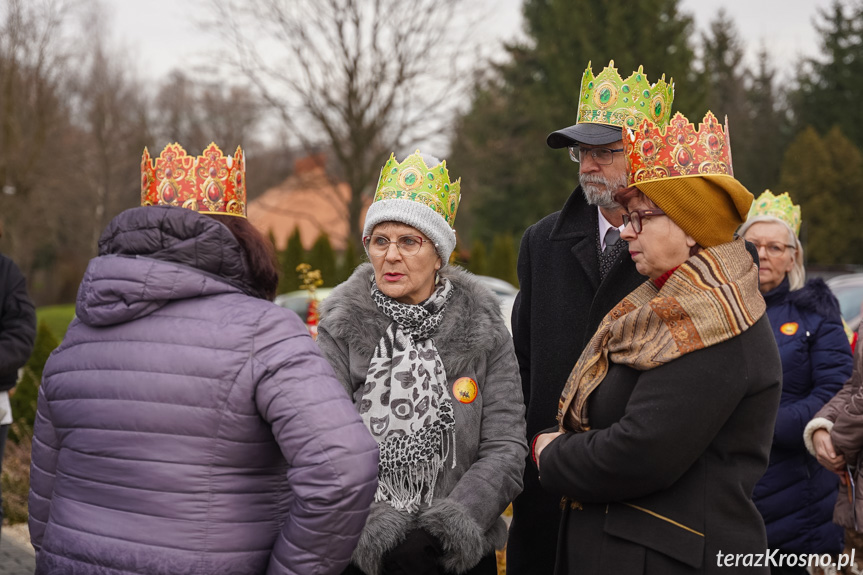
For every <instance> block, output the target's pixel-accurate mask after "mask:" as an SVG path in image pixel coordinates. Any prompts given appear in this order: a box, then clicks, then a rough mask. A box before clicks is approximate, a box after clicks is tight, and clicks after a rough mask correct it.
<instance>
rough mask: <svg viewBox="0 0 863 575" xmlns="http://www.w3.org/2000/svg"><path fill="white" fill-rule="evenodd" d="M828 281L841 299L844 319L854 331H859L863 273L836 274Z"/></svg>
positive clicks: (862, 302) (862, 301)
mask: <svg viewBox="0 0 863 575" xmlns="http://www.w3.org/2000/svg"><path fill="white" fill-rule="evenodd" d="M826 281H827V285H828V286H830V289H831V290H833V294H834V295H835V296H836V299H838V300H839V309H840V311H841V313H842V319H844V320H845V323H847V324H848V327H849V328H851V330H852V331H857V328H858V327H859V325H860V316H861V309H860V308H861V305H863V273H854V274H845V275H841V276H834V277H832V278H830V279H828V280H826Z"/></svg>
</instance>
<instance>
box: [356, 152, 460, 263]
mask: <svg viewBox="0 0 863 575" xmlns="http://www.w3.org/2000/svg"><path fill="white" fill-rule="evenodd" d="M417 153H419V152H417ZM393 159H394V158H393ZM422 160H423V162H425V164H426V166H437V165H439V164H441V161H440V160H438V159H437V158H435V157H433V156H422ZM405 162H407V159H406V160H405ZM388 165H389V164H388ZM385 168H386V166H385ZM444 169H445V168H444ZM381 180H382V181H383V174H382V176H381ZM380 187H381V185H380V184H379V186H378V188H379V189H380ZM456 193H458V192H456ZM384 222H398V223H402V224H405V225H408V226H411V227H414V228H416V229H417V230H419V231H420V232H422V233H423V234H424V235H425V236H426V237H427V238H428V239H430V240H431V241H432V243H433V244H434V246H435V250H437V253H438V255H439V256H440V257H441V260H443V263H444V265H446V264H447V263H448V262H449V258H450V255H451V254H452V252H453V250H454V249H455V244H456V238H455V230H454V229H452V228H451V227H450V225H449V224H448V223H447V221H446V220H445V219H444V217H443V216H442V215H441V214H439V213H438V212H436V211H435V210H434V209H433V208H431V207H429V206H428V205H426V204H425V203H422V202H420V201H416V200H412V199H407V198H384V199H378V198H377V195H376V198H375V201H374V202H373V203H372V205H371V206H370V207H369V210H368V212H366V222H365V225H364V226H363V237H366V236H370V235H371V234H372V231H373V230H374V229H375V226H377V225H378V224H381V223H384ZM367 252H368V250H367Z"/></svg>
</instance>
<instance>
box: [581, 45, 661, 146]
mask: <svg viewBox="0 0 863 575" xmlns="http://www.w3.org/2000/svg"><path fill="white" fill-rule="evenodd" d="M673 100H674V80H671V81H669V82H668V83H666V82H665V75H664V74H663V75H662V78H661V79H660V80H659V81H658V82H656V83H655V84H653V85H651V84H650V82H648V81H647V76H645V74H644V70H643V69H642V66H639V67H638V70H636V71H635V72H633V73H632V75H630V76H629V78H627V79H626V80H624V79H623V78H621V77H620V74H618V73H617V68H615V67H614V60H611V61H610V62H609V63H608V66H606V67H605V69H603V70H602V72H600V73H599V74H598V75H597V76H594V75H593V70H592V69H591V67H590V63H588V64H587V69H586V70H585V71H584V76H583V77H582V80H581V94H580V95H579V98H578V123H579V124H582V123H588V124H607V125H611V126H619V127H621V128H623V129H626V128H632V129H634V128H635V127H636V126H638V125H640V124H641V122H642V120H645V119H647V120H650V121H651V122H653V123H654V124H656V125H658V126H665V125H666V124H668V120H669V118H671V103H672V101H673Z"/></svg>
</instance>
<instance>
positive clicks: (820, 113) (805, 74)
mask: <svg viewBox="0 0 863 575" xmlns="http://www.w3.org/2000/svg"><path fill="white" fill-rule="evenodd" d="M818 14H819V16H820V18H821V20H822V21H821V22H820V23H816V25H815V28H816V30H817V31H818V33H819V34H820V36H821V53H822V58H821V59H814V58H811V59H807V60H805V61H804V65H803V66H801V71H800V73H799V75H798V78H797V80H798V84H799V88H798V89H797V91H796V93H795V94H794V97H793V109H794V115H795V118H796V119H797V126H798V128H799V129H802V128H804V127H805V126H813V127H815V129H816V130H817V131H818V133H820V134H824V133H826V132H827V130H829V129H830V128H831V127H833V126H842V127H845V126H859V125H860V124H861V122H863V108H861V106H860V105H859V103H858V101H857V97H858V96H859V95H860V93H861V91H863V6H861V5H859V3H858V5H857V6H855V7H852V8H848V9H846V7H845V6H844V4H843V3H841V2H839V1H834V2H833V4H832V5H831V6H830V8H828V9H825V10H819V11H818ZM848 132H849V133H848V135H849V137H850V138H851V140H852V141H853V142H854V143H855V145H857V146H858V147H861V146H863V133H861V132H860V130H849V131H848Z"/></svg>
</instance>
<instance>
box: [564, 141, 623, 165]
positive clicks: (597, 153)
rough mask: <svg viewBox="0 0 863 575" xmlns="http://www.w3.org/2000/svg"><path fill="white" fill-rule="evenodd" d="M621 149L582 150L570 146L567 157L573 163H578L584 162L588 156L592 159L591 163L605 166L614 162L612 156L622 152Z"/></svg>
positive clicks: (578, 147)
mask: <svg viewBox="0 0 863 575" xmlns="http://www.w3.org/2000/svg"><path fill="white" fill-rule="evenodd" d="M622 151H623V148H613V149H612V148H582V147H581V146H570V147H569V157H570V158H571V159H572V161H573V162H576V163H580V162H583V161H584V158H585V156H587V155H588V154H590V155H591V157H593V161H594V162H596V163H597V164H599V165H600V166H607V165H609V164H611V163H612V162H613V161H614V154H615V153H617V152H622Z"/></svg>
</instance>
